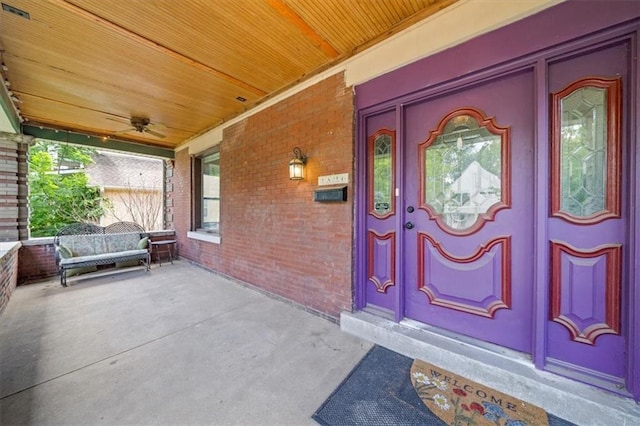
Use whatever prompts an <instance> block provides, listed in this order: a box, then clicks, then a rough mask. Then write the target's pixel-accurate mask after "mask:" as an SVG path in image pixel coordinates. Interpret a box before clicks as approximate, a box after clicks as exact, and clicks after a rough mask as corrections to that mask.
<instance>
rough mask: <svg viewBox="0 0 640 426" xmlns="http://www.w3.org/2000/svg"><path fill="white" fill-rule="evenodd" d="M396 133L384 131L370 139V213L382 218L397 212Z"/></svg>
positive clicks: (378, 132)
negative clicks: (395, 191)
mask: <svg viewBox="0 0 640 426" xmlns="http://www.w3.org/2000/svg"><path fill="white" fill-rule="evenodd" d="M394 142H395V132H394V131H393V130H388V129H382V130H379V131H377V132H376V133H375V134H374V135H373V136H371V137H370V138H369V156H370V158H369V176H370V180H369V182H370V183H369V200H370V203H371V205H370V208H369V213H370V214H372V215H374V216H376V217H378V218H380V219H383V218H386V217H389V216H391V215H392V214H393V213H394V212H395V197H394V194H393V191H394V187H395V185H394V182H395V180H394V175H395V158H394V155H393V150H394V145H395V143H394Z"/></svg>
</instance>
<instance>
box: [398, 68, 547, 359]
mask: <svg viewBox="0 0 640 426" xmlns="http://www.w3.org/2000/svg"><path fill="white" fill-rule="evenodd" d="M533 95H534V91H533V74H532V73H531V72H518V73H514V74H511V75H507V76H501V77H500V78H496V79H494V80H492V81H489V82H486V83H484V84H481V85H478V86H474V87H472V88H469V89H466V90H463V91H456V92H455V93H451V94H448V95H444V96H439V97H438V98H436V99H430V100H426V101H424V102H420V103H417V104H415V105H410V106H407V107H406V108H405V117H406V118H405V121H404V122H405V126H406V127H405V132H404V135H405V155H404V159H405V179H404V181H405V186H404V190H403V191H402V192H403V194H402V199H403V208H404V211H405V227H404V230H403V232H404V245H403V256H402V262H403V266H404V287H403V292H404V298H405V300H404V312H405V316H406V317H407V318H411V319H416V320H418V321H421V322H424V323H427V324H431V325H435V326H438V327H442V328H445V329H447V330H451V331H455V332H458V333H461V334H464V335H467V336H471V337H474V338H477V339H481V340H483V341H488V342H492V343H497V344H500V345H502V346H506V347H509V348H513V349H516V350H518V351H523V352H530V349H531V332H532V326H531V324H532V303H531V301H532V291H533V290H532V282H533V279H532V270H533V260H532V257H531V255H530V254H531V247H532V233H533V217H532V208H531V205H532V202H533V133H534V132H533V110H532V108H533V107H532V105H533V102H532V99H533Z"/></svg>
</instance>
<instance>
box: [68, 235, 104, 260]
mask: <svg viewBox="0 0 640 426" xmlns="http://www.w3.org/2000/svg"><path fill="white" fill-rule="evenodd" d="M103 236H104V235H61V236H60V244H61V245H64V246H65V247H67V248H68V249H69V250H71V253H72V254H73V256H74V257H76V256H92V255H94V254H102V253H104V252H105V247H104V238H100V237H103Z"/></svg>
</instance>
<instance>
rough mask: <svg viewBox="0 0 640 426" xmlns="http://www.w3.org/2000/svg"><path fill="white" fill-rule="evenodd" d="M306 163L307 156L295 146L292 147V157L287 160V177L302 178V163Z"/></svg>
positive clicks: (291, 178)
mask: <svg viewBox="0 0 640 426" xmlns="http://www.w3.org/2000/svg"><path fill="white" fill-rule="evenodd" d="M305 164H307V156H306V155H304V154H303V153H302V151H300V148H298V147H297V146H296V147H295V148H293V158H292V159H291V161H289V179H290V180H302V179H304V165H305Z"/></svg>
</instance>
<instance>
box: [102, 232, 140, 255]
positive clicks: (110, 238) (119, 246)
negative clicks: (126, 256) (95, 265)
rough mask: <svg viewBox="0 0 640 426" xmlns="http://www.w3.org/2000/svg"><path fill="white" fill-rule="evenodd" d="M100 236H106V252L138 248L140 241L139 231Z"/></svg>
mask: <svg viewBox="0 0 640 426" xmlns="http://www.w3.org/2000/svg"><path fill="white" fill-rule="evenodd" d="M100 236H101V237H104V240H105V245H106V253H113V252H119V251H126V250H135V249H137V248H138V242H140V234H139V233H137V232H127V233H124V234H105V235H100ZM96 254H97V253H96Z"/></svg>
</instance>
